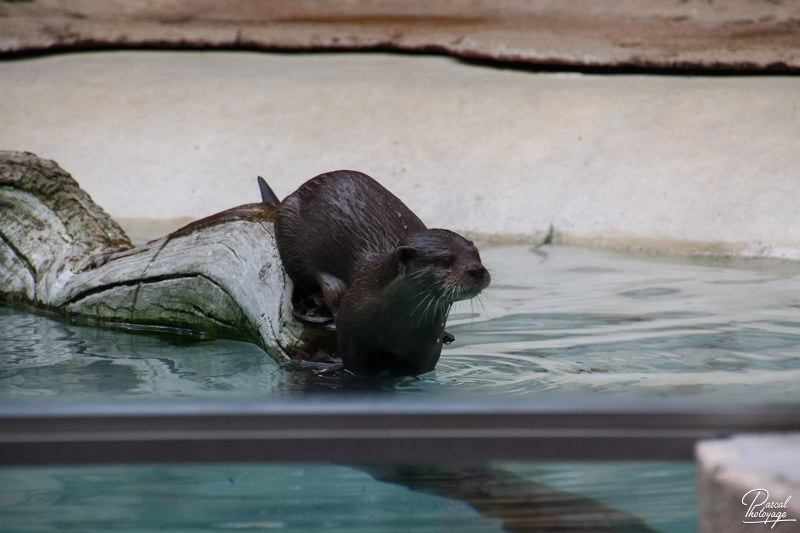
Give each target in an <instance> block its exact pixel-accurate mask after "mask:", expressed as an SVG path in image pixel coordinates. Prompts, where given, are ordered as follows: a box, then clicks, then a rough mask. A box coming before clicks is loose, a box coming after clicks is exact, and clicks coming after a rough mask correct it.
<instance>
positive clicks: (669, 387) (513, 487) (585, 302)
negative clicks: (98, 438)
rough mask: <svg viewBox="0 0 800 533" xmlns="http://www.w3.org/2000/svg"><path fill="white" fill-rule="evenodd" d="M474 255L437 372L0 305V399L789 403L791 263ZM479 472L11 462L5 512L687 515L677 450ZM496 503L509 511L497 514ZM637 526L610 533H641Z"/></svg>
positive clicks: (116, 517)
mask: <svg viewBox="0 0 800 533" xmlns="http://www.w3.org/2000/svg"><path fill="white" fill-rule="evenodd" d="M482 255H483V256H484V262H485V263H486V264H487V266H489V268H490V269H491V271H492V277H493V280H494V281H493V286H492V287H491V289H490V290H489V291H487V293H486V294H484V295H483V296H481V298H480V300H479V301H473V302H468V303H462V304H460V306H457V307H455V308H454V311H453V314H452V315H451V319H450V321H449V323H448V331H450V332H451V333H453V334H454V335H455V336H456V342H454V343H453V344H451V345H450V346H448V347H446V348H445V350H444V353H443V356H442V359H441V361H440V363H439V365H438V366H437V369H436V370H435V371H434V372H431V373H429V374H426V375H424V376H420V377H418V378H403V379H399V380H393V381H384V382H380V383H377V384H368V385H365V384H364V383H362V382H357V381H354V380H352V379H350V378H348V377H347V376H346V375H343V374H341V373H338V374H337V373H334V374H323V375H318V374H316V373H314V372H312V371H309V370H304V369H299V368H294V367H282V366H280V365H278V364H277V363H275V362H274V361H272V360H271V359H269V358H268V357H267V356H266V355H265V354H264V353H263V352H262V351H261V350H259V349H258V348H256V347H255V346H253V345H250V344H246V343H242V342H236V341H230V340H215V341H211V340H202V339H198V338H193V337H190V336H176V335H171V336H169V335H163V334H152V333H146V332H133V331H120V330H109V329H102V328H95V327H86V326H81V325H76V324H72V323H68V322H64V321H59V320H53V319H50V318H47V317H44V316H41V315H37V314H32V313H29V312H26V311H22V310H17V309H11V308H8V307H0V402H4V401H5V402H8V401H12V400H13V401H14V402H19V401H23V402H24V401H39V402H42V401H43V402H50V401H52V402H58V403H63V402H68V401H80V402H84V403H86V402H90V403H91V402H94V401H97V402H102V401H107V400H110V399H114V400H116V401H122V402H129V403H131V404H133V405H135V404H136V402H137V401H139V400H143V401H145V400H146V401H152V400H154V399H155V400H162V401H182V400H204V401H214V400H228V399H236V398H247V399H251V400H252V399H254V398H255V399H262V398H263V399H264V401H269V400H270V399H271V398H278V397H279V398H281V399H283V400H286V399H296V400H297V401H302V399H303V398H306V397H308V396H311V395H319V394H341V393H344V394H348V395H350V396H355V397H356V398H359V397H363V398H368V397H370V395H372V394H381V395H382V397H383V399H384V400H385V399H387V398H389V399H391V398H397V399H398V400H402V399H404V398H414V399H415V400H422V401H429V402H431V404H432V405H435V402H436V401H437V399H441V398H454V397H455V398H458V397H468V398H469V399H470V400H471V401H475V400H476V399H477V400H480V399H481V398H485V399H487V401H488V400H491V401H501V402H502V401H509V402H514V403H520V402H523V403H524V402H533V403H536V402H551V403H556V404H558V403H570V404H571V405H581V404H587V405H588V404H591V405H596V404H597V403H603V402H607V403H610V404H615V403H616V404H619V403H621V404H626V405H627V404H631V403H636V404H642V403H648V402H649V403H653V404H660V403H665V402H678V403H680V402H690V403H692V404H701V403H717V402H723V403H730V402H737V403H743V404H766V403H771V402H798V401H800V267H798V265H797V264H794V263H785V262H775V261H746V260H738V261H735V262H718V261H717V262H715V261H711V260H693V261H675V260H664V259H659V258H651V257H643V256H630V255H622V254H614V253H608V252H598V251H591V250H584V249H576V248H567V247H545V248H542V249H533V248H530V247H527V246H508V247H495V248H486V249H484V250H483V251H482ZM481 468H484V469H490V470H491V471H492V472H500V473H501V475H500V478H499V479H501V481H502V480H507V479H513V482H510V485H509V486H501V487H500V488H497V490H498V491H499V492H498V497H497V498H494V499H492V501H491V505H490V506H489V507H488V508H487V506H486V505H483V504H476V502H474V501H467V500H468V498H467V499H465V498H464V497H462V496H463V495H462V496H454V495H453V494H449V493H447V491H445V490H444V489H445V487H446V486H452V485H453V484H449V485H448V484H447V483H444V484H442V485H441V486H438V488H437V489H436V490H438V491H439V493H431V491H430V490H428V491H426V490H425V487H428V489H430V486H429V485H425V484H422V485H420V484H419V483H420V482H418V481H415V482H407V481H408V480H405V481H403V480H402V479H400V480H398V479H393V480H386V479H385V478H383V479H384V480H383V481H378V480H376V477H373V476H372V475H370V474H368V473H367V472H365V471H364V470H363V469H360V468H357V467H348V466H340V465H315V464H308V465H263V464H258V465H194V466H189V465H181V466H175V465H163V466H135V467H134V466H102V467H100V466H98V467H59V468H55V467H48V468H5V469H0V524H6V525H5V526H0V527H3V528H7V529H3V530H4V531H6V530H7V531H59V530H75V531H153V530H157V529H159V528H160V529H163V530H170V531H207V530H217V529H221V530H226V529H233V530H264V529H266V530H286V531H316V530H321V529H324V530H330V531H358V530H362V531H379V530H382V531H410V530H417V531H497V530H500V529H501V528H502V527H504V524H505V527H507V528H509V529H513V528H512V527H510V526H509V523H508V522H507V517H506V518H503V516H505V515H503V513H508V512H511V513H512V514H513V512H514V509H515V508H514V505H518V506H519V508H524V509H530V507H531V504H530V501H529V500H526V495H528V493H529V492H530V491H534V492H535V493H536V494H537V495H538V496H541V495H543V494H549V495H550V496H552V498H553V499H551V500H548V499H547V498H544V500H543V501H544V502H548V501H549V502H550V503H551V504H552V501H562V502H563V501H566V502H568V504H567V505H565V506H560V507H558V508H557V509H550V504H548V503H542V504H539V505H538V506H537V509H541V510H542V512H543V513H544V515H545V517H546V518H548V519H550V518H552V517H553V516H558V517H560V518H559V519H560V520H565V519H566V518H565V517H567V516H572V517H576V516H577V517H579V518H580V516H581V510H582V509H583V510H584V511H585V510H586V509H592V508H593V506H595V505H600V506H605V507H602V508H603V509H613V510H614V511H613V512H614V513H623V514H624V513H632V514H633V515H635V516H636V517H640V518H641V519H642V520H644V521H645V522H646V523H647V527H649V528H653V530H658V531H670V532H672V531H676V532H677V531H693V529H694V522H695V513H696V511H695V497H696V494H695V488H694V484H695V478H694V470H693V465H691V464H689V463H652V462H647V463H549V464H532V463H503V464H494V465H488V466H483V467H481ZM372 474H374V472H372ZM420 475H421V476H422V477H423V478H424V479H427V478H425V476H426V473H425V472H424V471H423V472H422V474H420ZM493 475H494V474H493ZM509 476H510V478H509ZM377 477H378V478H381V476H377ZM432 479H440V480H441V476H440V477H437V476H436V475H434V476H432ZM492 479H493V480H494V481H493V483H500V484H501V485H502V483H505V481H502V482H501V481H497V480H496V479H494V478H492ZM455 485H456V486H457V485H458V484H457V483H456V484H455ZM504 491H505V492H504ZM548 491H549V492H548ZM434 492H435V491H434ZM490 493H491V491H490ZM442 494H449V496H443V495H442ZM509 494H510V495H511V498H510V500H509ZM501 501H507V502H508V501H510V502H511V503H510V504H509V505H511V509H510V510H509V509H504V510H503V511H502V512H500V511H497V509H496V506H497V505H498V504H497V502H501ZM515 502H516V503H515ZM484 503H485V502H484ZM481 505H483V507H481ZM487 505H488V504H487ZM487 509H488V510H487ZM548 509H549V510H550V511H552V512H551V513H550V514H548ZM493 513H494V514H493ZM498 513H500V517H498ZM626 516H627V515H626ZM623 522H624V520H623ZM629 525H630V524H629ZM640 525H641V526H642V527H645V526H644V525H643V524H640ZM631 527H632V529H630V528H629V529H625V527H623V525H619V527H615V528H612V529H605V530H608V531H623V530H624V531H628V530H634V531H643V530H649V529H646V528H645V529H642V527H639V526H637V525H633V526H631ZM519 530H524V529H519ZM567 530H569V529H567Z"/></svg>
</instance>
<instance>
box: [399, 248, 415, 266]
mask: <svg viewBox="0 0 800 533" xmlns="http://www.w3.org/2000/svg"><path fill="white" fill-rule="evenodd" d="M394 253H395V256H396V257H397V260H398V261H399V262H400V263H401V264H403V265H407V264H408V262H409V261H411V260H412V259H414V257H416V256H417V251H416V250H415V249H414V248H412V247H410V246H398V247H397V248H396V249H395V251H394Z"/></svg>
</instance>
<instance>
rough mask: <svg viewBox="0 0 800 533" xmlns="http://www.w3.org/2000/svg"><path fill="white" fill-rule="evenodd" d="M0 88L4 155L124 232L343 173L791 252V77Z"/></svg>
mask: <svg viewBox="0 0 800 533" xmlns="http://www.w3.org/2000/svg"><path fill="white" fill-rule="evenodd" d="M0 94H2V95H3V97H2V98H0V116H2V117H3V126H2V128H0V147H2V148H3V149H15V150H29V151H33V152H35V153H37V154H38V155H41V156H43V157H47V158H52V159H55V160H56V161H57V162H58V163H60V164H61V165H62V166H63V167H64V168H65V169H66V170H68V171H69V172H71V173H72V174H73V175H74V176H75V177H76V178H77V179H78V181H79V182H80V183H81V185H82V186H83V187H84V188H85V189H86V190H87V191H89V193H90V194H91V195H92V196H93V197H94V199H95V200H96V201H97V202H98V203H99V204H100V205H102V206H103V207H104V208H106V210H107V211H108V212H109V213H110V214H111V215H112V216H113V217H115V218H118V219H123V220H122V221H123V223H127V225H128V226H129V227H131V226H134V227H142V224H144V223H149V224H151V225H152V224H153V223H154V222H159V221H167V226H169V225H170V224H172V225H177V224H179V223H180V222H184V221H185V220H186V219H187V218H199V217H202V216H206V215H208V214H211V213H214V212H217V211H220V210H223V209H226V208H228V207H231V206H234V205H238V204H242V203H247V202H252V201H257V200H258V198H259V196H258V188H257V186H256V183H255V177H256V175H258V174H260V175H262V176H264V177H265V178H266V179H267V180H268V181H269V182H270V183H271V184H272V186H273V188H274V189H275V191H276V192H277V193H278V195H279V196H285V195H286V194H288V193H290V192H291V191H292V190H294V188H296V187H297V186H298V185H299V184H300V183H302V182H303V181H304V180H306V179H308V178H310V177H312V176H314V175H316V174H318V173H320V172H324V171H328V170H334V169H338V168H350V169H357V170H361V171H364V172H366V173H368V174H371V175H372V176H374V177H375V178H377V179H378V180H380V181H381V182H383V183H384V184H385V185H386V186H387V187H389V188H390V189H391V190H392V191H393V192H395V194H397V195H398V196H399V197H400V198H402V199H403V200H404V201H405V202H406V203H407V204H408V205H409V206H410V207H411V208H412V209H413V210H415V211H416V212H417V214H418V215H420V217H421V218H422V219H423V220H424V221H425V222H426V223H428V224H429V225H430V226H443V227H448V228H452V229H455V230H458V231H462V232H465V233H470V234H473V235H479V236H485V237H491V238H494V239H519V240H527V241H541V240H543V239H544V238H545V236H546V235H547V234H548V231H549V230H550V228H551V226H552V228H553V229H554V237H555V240H556V242H566V243H577V244H588V245H599V246H612V247H619V248H641V249H650V250H658V251H667V252H673V253H722V254H739V255H755V256H773V257H789V258H800V224H798V223H797V219H798V216H797V214H798V208H797V206H798V200H800V165H799V164H798V163H800V77H767V76H764V77H686V76H632V75H615V76H598V75H581V74H563V73H531V72H521V71H512V70H501V69H493V68H488V67H480V66H473V65H468V64H464V63H460V62H458V61H457V60H454V59H449V58H443V57H424V56H397V55H386V54H360V55H359V54H349V55H348V54H328V55H276V54H264V53H244V52H239V53H232V52H208V53H201V52H111V53H83V54H74V55H58V56H49V57H40V58H34V59H27V60H19V61H12V62H3V63H0ZM172 219H181V220H178V221H175V220H172ZM154 231H157V230H154Z"/></svg>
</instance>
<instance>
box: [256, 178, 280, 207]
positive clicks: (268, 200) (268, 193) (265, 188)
mask: <svg viewBox="0 0 800 533" xmlns="http://www.w3.org/2000/svg"><path fill="white" fill-rule="evenodd" d="M258 188H259V189H261V201H262V202H264V203H265V204H272V205H278V204H280V203H281V201H280V200H278V197H277V196H275V193H274V192H272V189H271V188H270V186H269V185H267V182H266V181H264V178H262V177H261V176H258Z"/></svg>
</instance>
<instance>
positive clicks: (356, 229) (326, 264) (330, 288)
mask: <svg viewBox="0 0 800 533" xmlns="http://www.w3.org/2000/svg"><path fill="white" fill-rule="evenodd" d="M425 229H426V227H425V224H423V223H422V221H421V220H420V219H419V218H418V217H417V216H416V215H415V214H414V213H413V212H411V210H410V209H409V208H408V207H406V205H405V204H404V203H403V202H402V201H400V199H399V198H397V197H396V196H395V195H393V194H392V193H391V192H389V191H388V190H386V189H385V188H384V187H383V186H382V185H380V184H379V183H378V182H377V181H375V180H374V179H372V178H370V177H369V176H367V175H366V174H363V173H361V172H356V171H351V170H338V171H334V172H328V173H325V174H320V175H319V176H317V177H315V178H312V179H310V180H309V181H307V182H306V183H304V184H303V185H301V186H300V188H298V189H297V190H296V191H295V192H293V193H292V194H290V195H289V196H287V197H286V198H285V199H284V200H283V202H281V205H280V207H279V209H278V212H277V214H276V216H275V237H276V240H277V243H278V252H279V253H280V256H281V260H282V261H283V265H284V268H285V269H286V272H287V274H288V275H289V277H290V278H291V279H292V282H293V283H294V286H295V291H296V292H298V293H299V294H298V296H299V297H305V296H309V295H312V294H314V293H318V292H320V290H321V291H322V293H323V295H324V297H325V301H326V303H327V304H328V306H329V307H330V309H331V311H332V312H333V313H334V314H336V312H337V311H338V307H339V302H340V300H341V297H342V295H343V293H344V291H345V290H347V288H348V287H349V286H350V285H351V284H352V282H353V273H354V272H356V271H358V270H360V268H361V266H362V265H363V264H364V263H365V262H368V261H370V260H371V259H373V258H375V257H378V256H381V255H385V254H387V253H388V252H391V251H392V250H394V248H395V247H396V246H397V245H398V243H399V242H400V241H401V240H402V239H403V238H404V237H405V236H406V235H408V234H409V233H412V232H416V231H422V230H425Z"/></svg>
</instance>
